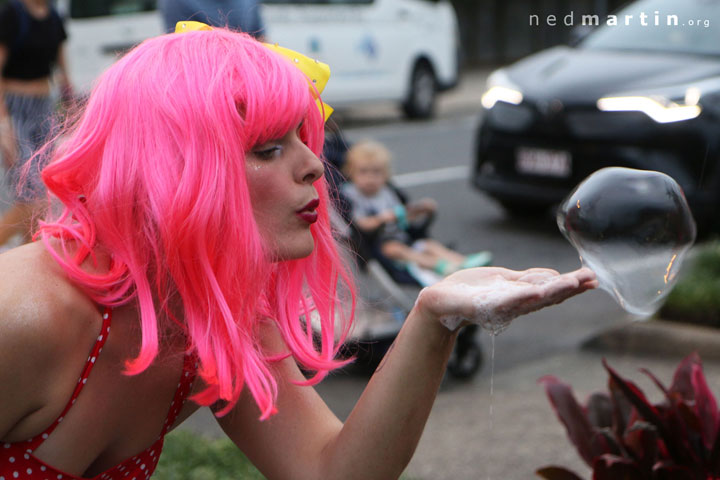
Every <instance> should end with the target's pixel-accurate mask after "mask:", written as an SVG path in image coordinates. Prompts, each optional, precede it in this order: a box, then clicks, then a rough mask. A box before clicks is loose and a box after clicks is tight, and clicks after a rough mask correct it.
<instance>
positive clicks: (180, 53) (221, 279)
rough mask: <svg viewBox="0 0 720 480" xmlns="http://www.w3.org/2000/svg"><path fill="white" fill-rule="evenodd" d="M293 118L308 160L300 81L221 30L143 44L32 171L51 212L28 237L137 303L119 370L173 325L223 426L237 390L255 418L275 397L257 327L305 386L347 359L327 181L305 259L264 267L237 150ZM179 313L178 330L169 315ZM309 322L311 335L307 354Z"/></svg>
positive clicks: (318, 138) (101, 297)
mask: <svg viewBox="0 0 720 480" xmlns="http://www.w3.org/2000/svg"><path fill="white" fill-rule="evenodd" d="M301 120H303V127H302V129H301V132H300V135H301V138H302V139H303V141H304V142H305V143H306V144H307V145H308V146H309V148H310V149H311V150H312V151H313V152H314V153H315V154H316V155H320V154H321V152H322V144H323V120H322V115H321V113H320V112H319V110H318V108H317V107H316V105H315V102H314V99H313V97H312V95H311V93H310V90H309V87H308V82H307V79H306V77H305V76H304V75H303V74H302V73H301V72H300V70H298V69H297V68H295V67H294V66H293V65H292V63H291V62H290V61H288V60H287V59H285V58H283V57H281V56H279V55H278V54H276V53H274V52H272V51H270V50H269V49H268V48H266V47H264V46H262V44H260V43H258V42H257V41H255V40H253V39H252V38H251V37H249V36H247V35H244V34H240V33H234V32H230V31H228V30H224V29H215V30H213V31H200V32H188V33H182V34H171V35H164V36H161V37H157V38H153V39H150V40H148V41H146V42H144V43H143V44H141V45H139V46H138V47H136V48H135V49H133V50H132V51H131V52H130V53H128V54H127V55H126V56H125V57H123V58H122V59H121V60H119V61H118V62H117V63H116V64H115V65H114V66H112V67H111V68H110V69H109V70H107V71H106V72H105V73H104V74H103V75H102V76H101V77H100V79H99V80H98V82H97V84H96V86H95V88H94V90H93V92H92V94H91V96H90V99H89V100H88V103H87V105H86V107H85V110H84V112H83V113H82V116H81V117H80V118H79V119H78V120H77V121H76V122H75V125H74V126H73V127H72V129H71V130H70V131H69V132H68V133H66V138H65V139H64V140H63V142H62V144H61V146H60V147H58V149H57V151H56V152H55V153H54V154H53V158H52V161H51V163H50V164H49V165H48V166H47V167H45V169H44V170H43V172H42V177H43V180H44V181H45V183H46V184H47V186H48V189H49V192H50V195H51V196H54V197H56V198H57V199H58V200H59V202H60V203H61V204H62V205H61V209H60V210H57V209H55V210H56V212H58V213H57V214H56V215H54V216H53V215H52V214H51V215H50V218H48V219H47V220H46V221H45V222H43V223H42V224H41V227H40V232H39V234H40V235H41V237H42V239H43V241H44V242H45V243H46V245H47V247H48V249H49V251H50V252H51V254H52V255H53V256H54V257H55V259H56V260H57V261H58V262H59V264H60V265H61V266H62V267H63V268H64V270H65V271H66V272H67V274H68V275H69V277H70V278H71V279H72V280H73V281H74V282H76V283H77V284H79V285H80V286H81V287H82V288H83V289H84V291H86V292H87V293H88V295H90V296H91V298H92V299H93V300H95V301H96V302H98V303H100V304H104V305H110V306H119V305H123V304H127V303H128V302H131V301H135V302H137V305H138V307H139V311H140V319H141V325H140V326H141V329H142V345H141V350H140V353H139V355H138V356H137V358H135V359H132V360H130V361H128V363H127V373H128V374H137V373H140V372H142V371H144V370H145V369H146V368H147V367H148V366H149V365H150V364H151V363H152V362H153V360H154V359H155V358H156V356H157V354H158V348H159V341H161V340H162V338H161V336H160V334H159V332H162V331H167V326H168V325H172V324H178V325H180V327H181V328H182V330H183V331H184V333H185V335H186V336H187V338H188V345H189V347H188V348H189V351H190V352H195V353H196V354H197V356H198V358H199V361H200V367H199V375H200V376H201V377H202V379H203V380H204V381H205V382H206V384H207V385H208V388H207V389H206V390H204V391H203V392H201V393H199V394H198V395H196V396H195V397H194V398H193V399H194V400H195V401H196V402H198V403H199V404H201V405H213V404H218V402H219V405H220V406H221V407H224V408H221V409H220V411H219V413H218V414H219V415H223V414H225V413H227V412H228V411H229V410H230V409H231V408H232V407H233V405H235V403H236V402H237V400H238V398H239V396H240V393H241V391H242V389H243V387H244V386H247V388H248V389H249V391H250V393H251V394H252V395H253V397H254V399H255V401H256V403H257V405H258V407H259V408H260V410H261V418H263V419H265V418H268V417H269V416H270V415H271V414H272V413H274V411H275V407H274V404H275V401H276V397H277V383H276V380H275V378H274V377H273V374H272V372H271V369H270V363H271V362H272V361H275V360H277V359H279V358H282V357H283V354H286V353H287V352H266V351H264V350H263V349H262V348H261V346H260V339H259V338H258V337H259V326H260V324H261V323H262V322H265V321H268V319H270V321H273V322H275V324H276V325H277V327H278V329H279V331H280V332H281V335H282V336H283V339H284V340H285V342H286V344H287V346H288V347H289V349H290V353H291V354H292V355H293V356H294V358H295V359H296V360H297V361H298V362H299V363H300V364H301V365H302V366H303V367H304V368H306V369H308V370H312V371H313V372H315V375H314V376H313V377H312V378H311V379H310V380H308V381H307V382H304V383H307V384H313V383H317V382H319V381H320V380H321V379H322V378H323V377H324V376H325V375H326V374H327V372H328V371H329V370H330V369H333V368H337V367H338V366H340V365H342V364H343V363H344V362H342V361H339V360H336V357H337V354H338V349H339V348H340V346H341V344H342V343H343V341H344V339H345V337H346V335H347V332H348V329H349V326H350V319H351V318H352V313H353V310H354V302H355V293H354V287H353V283H352V279H351V277H350V274H349V270H348V268H347V267H346V264H345V263H344V262H343V260H342V256H341V255H340V251H339V249H338V247H337V245H336V243H335V240H334V238H333V232H332V229H331V225H330V216H329V208H330V198H329V193H328V188H327V184H326V182H325V180H324V179H320V180H318V181H317V182H316V183H315V188H316V189H317V191H318V193H319V195H320V199H321V203H320V207H319V210H318V211H319V219H318V221H317V223H315V224H314V225H312V227H311V231H312V235H313V237H314V239H315V249H314V251H313V253H312V254H311V255H310V256H309V257H307V258H303V259H300V260H292V261H285V262H279V263H274V262H272V261H271V260H270V258H269V255H268V253H267V248H266V246H265V245H264V243H263V241H262V239H261V237H260V234H259V231H258V227H257V225H256V223H255V219H254V217H253V214H252V208H251V204H250V199H249V194H248V188H247V183H246V178H245V164H244V162H245V152H248V151H250V150H251V149H252V148H253V146H255V145H258V144H262V143H265V142H267V141H270V140H273V139H277V138H280V137H282V136H283V135H284V134H285V133H287V132H288V131H289V130H290V129H291V128H294V127H295V126H296V125H297V124H298V123H299V122H300V121H301ZM51 238H55V239H58V241H59V242H60V244H61V248H60V249H54V248H52V247H51V246H50V239H51ZM69 242H75V243H76V245H79V246H80V249H79V251H78V253H77V254H73V255H70V254H69V253H68V252H69V248H68V247H69ZM99 249H104V250H107V251H109V252H110V253H111V256H112V261H111V265H110V268H109V271H107V272H106V273H103V274H100V275H96V274H90V273H88V272H87V271H85V270H83V269H82V268H81V267H80V264H81V263H82V262H83V261H84V260H85V259H86V258H88V257H90V258H94V254H95V252H97V251H99ZM341 297H344V298H341ZM343 302H344V305H345V306H346V307H347V306H348V305H349V306H350V307H349V308H340V306H341V303H343ZM178 305H179V306H181V307H182V311H183V312H184V317H183V318H182V319H180V320H179V319H178V318H176V317H175V316H174V315H173V313H172V312H173V311H177V310H173V307H174V306H178ZM311 318H313V319H315V320H314V322H317V321H318V320H319V323H320V324H321V335H320V337H321V338H320V341H319V344H318V346H317V347H316V346H315V344H314V342H316V343H317V339H316V338H314V337H316V335H314V333H313V329H312V327H311V323H313V322H311Z"/></svg>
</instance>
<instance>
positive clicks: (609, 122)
mask: <svg viewBox="0 0 720 480" xmlns="http://www.w3.org/2000/svg"><path fill="white" fill-rule="evenodd" d="M578 20H579V19H578V18H575V21H578ZM587 20H588V21H591V20H595V21H596V22H597V23H599V26H598V27H597V28H595V29H594V30H592V32H591V33H590V34H588V35H587V36H586V37H585V38H584V39H582V40H581V41H580V42H579V43H577V44H576V45H575V46H572V47H569V46H560V47H554V48H551V49H548V50H544V51H542V52H539V53H536V54H533V55H531V56H529V57H526V58H525V59H522V60H520V61H518V62H516V63H514V64H513V65H511V66H509V67H506V68H502V69H500V70H497V71H495V72H494V73H493V74H492V75H491V76H490V77H489V79H488V89H487V90H486V92H485V94H484V96H483V100H482V103H483V114H482V121H481V123H480V127H479V129H478V132H477V142H476V154H477V156H476V161H475V167H474V172H473V180H472V181H473V184H474V186H475V187H477V188H478V189H479V190H481V191H483V192H485V193H487V194H489V195H490V196H492V197H494V198H495V199H497V200H498V201H499V202H500V203H501V204H502V205H503V207H505V209H506V210H507V211H508V212H510V213H514V214H528V213H537V212H539V211H541V210H545V209H548V208H549V207H551V206H553V205H555V204H557V203H558V202H559V201H561V200H562V199H563V198H564V197H565V196H566V195H567V194H568V193H569V192H570V190H571V189H572V188H573V187H574V186H575V185H577V184H578V183H579V182H580V181H582V180H583V179H584V178H585V177H587V176H588V175H590V174H591V173H593V172H594V171H595V170H598V169H600V168H603V167H608V166H624V167H631V168H639V169H646V170H658V171H661V172H664V173H667V174H669V175H670V176H672V177H673V178H675V180H676V181H677V182H678V183H679V184H680V186H681V187H682V188H683V190H684V191H685V195H686V197H687V198H688V201H689V203H690V205H691V208H692V210H693V213H694V215H695V217H696V220H697V221H698V223H700V224H701V225H707V224H708V223H709V221H711V220H712V219H713V216H718V215H714V210H715V208H716V207H718V206H720V0H683V1H682V2H679V1H676V0H641V1H637V2H633V3H632V4H630V5H629V6H627V7H626V8H624V9H622V10H621V11H619V12H617V13H616V14H614V15H607V16H602V17H601V16H598V17H595V18H594V19H592V18H590V17H588V18H587ZM598 20H599V21H598ZM615 23H617V24H615Z"/></svg>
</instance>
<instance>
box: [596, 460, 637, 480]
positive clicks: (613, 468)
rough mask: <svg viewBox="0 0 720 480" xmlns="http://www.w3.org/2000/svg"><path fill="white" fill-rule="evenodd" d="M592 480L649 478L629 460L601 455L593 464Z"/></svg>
mask: <svg viewBox="0 0 720 480" xmlns="http://www.w3.org/2000/svg"><path fill="white" fill-rule="evenodd" d="M592 478H593V480H642V479H645V478H649V476H648V475H644V474H643V472H642V471H641V470H640V469H639V468H638V465H637V464H636V463H635V462H634V461H633V460H632V459H629V458H623V457H618V456H617V455H609V454H606V455H601V456H599V457H598V458H596V459H595V462H593V477H592Z"/></svg>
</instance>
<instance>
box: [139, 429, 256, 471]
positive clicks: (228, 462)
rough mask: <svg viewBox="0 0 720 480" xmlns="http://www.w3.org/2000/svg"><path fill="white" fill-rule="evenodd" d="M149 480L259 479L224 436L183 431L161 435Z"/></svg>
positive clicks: (248, 463) (253, 468)
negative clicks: (213, 437)
mask: <svg viewBox="0 0 720 480" xmlns="http://www.w3.org/2000/svg"><path fill="white" fill-rule="evenodd" d="M152 478H153V480H231V479H232V480H235V479H238V478H242V479H249V480H255V479H259V480H263V479H265V477H264V476H263V475H262V474H261V473H260V472H259V471H258V470H257V469H256V468H255V467H254V466H253V464H252V463H250V461H249V460H248V459H247V457H245V455H243V454H242V452H241V451H240V450H238V448H237V447H236V446H235V444H233V443H232V442H231V441H230V440H229V439H228V438H220V439H216V440H211V439H208V438H205V437H202V436H200V435H196V434H193V433H191V432H188V431H185V430H179V431H174V432H172V433H170V434H169V435H168V436H167V437H165V447H164V448H163V453H162V455H161V456H160V462H159V463H158V467H157V470H155V474H154V475H153V477H152Z"/></svg>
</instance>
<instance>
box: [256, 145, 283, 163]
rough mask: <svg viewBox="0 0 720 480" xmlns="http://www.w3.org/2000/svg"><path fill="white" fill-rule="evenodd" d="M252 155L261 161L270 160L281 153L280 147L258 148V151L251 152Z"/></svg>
mask: <svg viewBox="0 0 720 480" xmlns="http://www.w3.org/2000/svg"><path fill="white" fill-rule="evenodd" d="M252 153H253V155H254V156H256V157H257V158H259V159H261V160H270V159H272V158H275V157H277V156H279V155H280V154H281V153H282V146H280V145H273V146H272V147H267V148H260V149H258V150H253V152H252Z"/></svg>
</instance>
